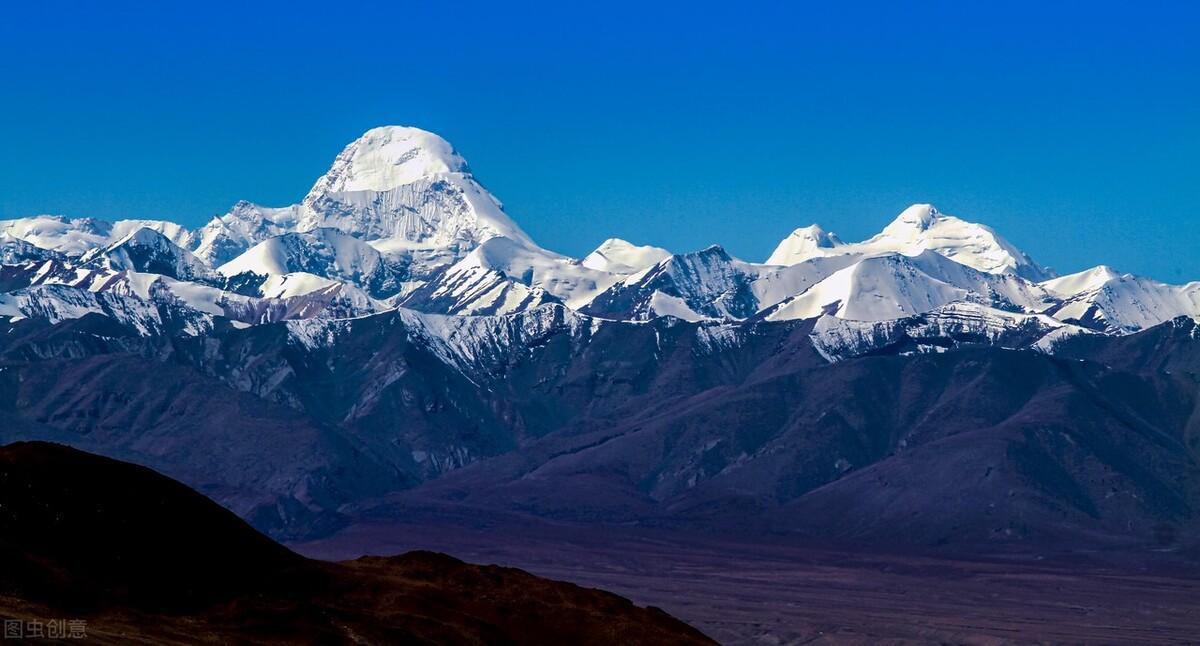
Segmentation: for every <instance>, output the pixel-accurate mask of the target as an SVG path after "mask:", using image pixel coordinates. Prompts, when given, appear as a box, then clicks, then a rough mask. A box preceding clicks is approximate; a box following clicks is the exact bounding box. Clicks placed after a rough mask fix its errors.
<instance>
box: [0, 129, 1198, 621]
mask: <svg viewBox="0 0 1200 646" xmlns="http://www.w3.org/2000/svg"><path fill="white" fill-rule="evenodd" d="M83 215H85V216H86V214H83ZM884 219H886V218H884ZM795 224H797V225H800V224H805V223H804V222H797V223H795ZM881 224H884V222H883V220H881ZM0 263H2V264H0V441H3V442H12V441H17V440H50V441H54V442H58V443H62V444H67V445H70V446H73V447H76V448H79V449H83V450H86V451H90V452H93V453H97V454H101V455H104V456H108V457H111V458H117V459H120V460H125V461H130V462H135V463H138V464H141V465H145V466H148V467H151V468H153V469H155V470H158V471H160V472H161V473H163V474H166V475H167V476H170V477H172V478H175V479H178V480H179V481H182V482H183V483H186V484H187V485H189V486H191V487H193V488H194V489H196V490H197V491H199V492H201V493H203V494H205V495H207V496H209V497H210V498H212V499H213V500H215V501H217V502H218V503H220V504H221V505H223V506H224V507H225V508H227V509H229V510H231V511H232V512H233V513H235V514H237V515H238V516H240V517H241V518H242V519H244V520H246V521H247V522H248V523H250V524H251V525H253V526H254V527H255V528H257V529H258V530H260V531H262V532H265V533H267V534H269V535H270V536H272V537H274V538H276V539H278V540H282V541H287V542H289V543H292V544H294V545H304V546H306V547H307V548H308V549H310V550H312V551H313V553H317V552H321V553H325V554H335V553H337V554H346V553H347V551H349V553H352V554H353V555H361V554H363V553H377V552H379V551H380V550H381V549H383V548H384V547H385V546H387V545H389V544H390V542H389V541H394V540H396V536H397V534H396V531H399V530H396V531H391V533H389V531H390V530H388V529H387V528H388V527H393V528H395V527H408V528H409V529H411V527H412V526H413V524H414V523H415V520H414V519H424V520H426V521H428V522H430V523H443V522H452V523H459V524H464V523H465V525H466V526H468V527H470V528H471V529H472V530H476V531H484V532H491V534H489V536H493V537H496V538H495V541H496V543H497V544H499V543H500V542H501V539H500V538H499V537H500V536H502V535H504V532H505V531H507V530H505V529H504V528H529V527H541V526H544V527H547V528H557V529H555V530H554V531H560V530H561V531H567V530H566V529H563V528H624V529H623V530H622V531H635V530H638V531H640V530H645V531H648V532H664V533H667V534H670V535H671V536H675V537H679V536H684V537H689V540H691V539H694V540H696V541H700V540H701V538H699V537H707V538H704V539H703V540H710V539H711V540H718V538H715V537H720V540H726V539H727V538H728V540H742V538H745V537H756V539H757V538H761V537H772V540H775V541H778V542H780V543H782V544H789V545H797V544H804V545H836V546H849V545H856V546H867V547H871V548H878V549H887V550H913V551H917V552H922V553H924V552H923V551H928V550H934V551H942V552H947V553H949V552H953V553H954V554H960V555H961V554H972V555H979V554H987V555H990V556H995V557H996V558H1033V557H1034V555H1043V554H1046V553H1067V554H1080V553H1087V554H1151V553H1153V554H1158V555H1161V556H1162V558H1170V559H1176V558H1178V559H1180V560H1181V561H1189V560H1191V559H1194V558H1195V556H1196V555H1197V554H1200V552H1198V551H1197V550H1200V539H1198V538H1197V537H1200V421H1198V420H1200V328H1198V326H1197V322H1196V321H1197V318H1198V317H1200V283H1189V284H1186V285H1169V284H1164V283H1161V282H1157V281H1154V280H1151V279H1149V278H1144V277H1139V276H1133V275H1130V274H1122V273H1120V272H1119V271H1117V270H1114V269H1111V268H1109V267H1107V266H1103V265H1101V266H1097V267H1096V268H1094V269H1089V270H1086V271H1083V272H1080V273H1077V274H1072V275H1066V276H1060V275H1058V274H1057V273H1056V272H1055V271H1054V270H1052V269H1050V268H1048V267H1045V266H1043V265H1040V264H1038V263H1037V262H1036V261H1035V260H1034V259H1033V258H1031V257H1030V256H1029V255H1027V254H1026V253H1024V252H1022V251H1021V250H1020V249H1018V248H1017V247H1016V246H1014V245H1013V244H1012V243H1011V242H1009V241H1008V240H1006V239H1005V238H1004V237H1002V236H1001V235H1000V233H998V232H996V231H994V230H993V229H991V228H990V227H988V226H986V225H984V224H978V223H974V222H971V221H969V220H967V219H964V218H960V217H958V216H954V215H949V214H947V213H944V212H942V211H941V210H939V209H938V208H936V207H935V206H933V205H930V204H913V205H912V206H909V207H907V208H905V209H903V210H902V211H901V212H900V213H899V214H898V215H896V216H895V217H894V219H892V220H891V221H890V222H888V223H886V224H884V226H883V227H882V229H881V230H880V232H879V233H878V234H877V235H875V236H873V237H871V238H869V239H867V240H863V241H859V242H851V241H846V240H843V239H842V238H841V237H839V236H838V235H836V234H835V233H833V232H830V231H826V230H824V229H822V228H821V227H820V226H818V225H815V224H814V225H810V226H803V227H801V228H797V229H796V230H795V231H794V232H793V233H792V234H791V235H789V236H788V237H787V238H786V239H784V240H783V241H781V242H780V243H779V245H778V248H776V249H775V251H774V252H773V253H772V254H771V255H770V257H769V258H768V259H766V261H765V262H755V261H753V260H746V259H740V258H736V257H734V256H732V255H731V254H730V253H729V252H728V251H726V250H725V249H724V248H722V247H721V246H719V245H713V246H710V247H707V248H704V249H700V250H666V249H661V248H657V247H653V246H646V245H643V244H640V243H639V242H638V241H633V242H629V241H624V240H620V239H610V240H607V241H605V242H603V243H602V244H601V245H600V246H599V247H598V248H596V250H595V251H593V252H591V253H590V254H588V255H586V256H585V257H584V258H582V259H578V258H571V257H568V256H565V255H562V254H559V253H555V252H553V251H550V250H548V249H546V248H543V247H542V246H540V245H539V244H538V243H537V242H536V241H534V240H532V239H531V238H530V236H529V235H527V234H526V233H525V232H524V231H522V230H521V228H520V226H519V225H518V224H517V222H516V221H515V220H514V219H513V218H512V217H510V216H509V214H507V213H506V212H505V210H504V208H503V206H502V204H501V202H500V201H499V200H498V199H496V198H495V197H494V196H492V195H491V194H490V193H489V192H488V191H487V189H485V188H484V186H483V185H482V184H481V183H480V181H479V180H478V179H477V178H476V177H475V175H474V174H473V173H472V171H471V169H470V167H469V166H468V164H467V162H466V160H465V159H464V158H463V157H462V156H461V155H460V154H459V153H458V152H457V151H456V150H455V149H454V148H453V147H452V146H451V145H450V144H449V143H448V142H446V141H445V140H444V139H442V138H440V137H438V136H437V135H435V134H432V133H429V132H426V131H423V130H419V129H416V128H410V127H396V126H388V127H381V128H375V129H372V130H369V131H367V132H366V133H365V134H363V135H362V136H361V137H360V138H358V139H357V140H355V141H353V142H351V143H350V144H349V145H348V146H346V148H345V149H344V150H343V151H342V152H341V153H340V154H338V155H337V156H336V158H335V159H334V161H333V164H332V166H331V167H330V169H329V171H328V172H327V173H326V174H325V175H323V176H321V177H320V178H318V179H317V180H316V182H315V183H314V184H313V186H312V188H311V190H310V191H309V192H308V194H307V195H305V196H303V198H302V199H301V200H300V201H299V202H297V203H296V204H292V205H288V206H279V207H275V206H263V205H258V204H252V203H249V202H238V203H237V204H235V205H233V206H232V207H231V208H230V210H229V212H228V213H226V214H224V215H221V216H220V217H216V218H214V219H213V220H212V221H211V222H209V223H207V224H205V225H204V226H202V227H200V228H198V229H195V230H189V229H187V228H185V227H182V226H180V225H177V224H174V223H171V222H163V221H147V220H122V221H116V222H105V221H100V220H97V219H93V218H88V217H79V218H68V217H65V216H58V215H38V216H32V217H27V218H21V219H15V220H7V221H0ZM22 450H27V449H22ZM227 520H228V519H227ZM222 522H225V521H222ZM543 524H544V525H543ZM230 527H232V525H230ZM231 531H232V530H231ZM237 531H241V529H237ZM405 531H408V530H405ZM514 531H527V530H514ZM552 533H553V532H551V530H550V529H547V530H546V532H545V533H543V534H539V535H538V536H539V537H544V536H550V535H551V534H552ZM521 536H522V537H523V538H521V539H520V540H522V541H524V540H526V538H527V534H521ZM240 540H246V541H251V539H250V538H244V539H240ZM263 540H265V539H263ZM530 540H534V539H530ZM537 540H542V539H541V538H539V539H537ZM253 541H257V542H256V543H255V544H256V545H258V547H259V548H261V549H264V550H266V551H268V552H271V550H272V549H274V548H271V547H269V546H265V544H263V543H262V541H261V540H259V539H257V538H256V539H253ZM253 541H251V542H253ZM497 549H498V548H497ZM339 550H340V551H339ZM681 553H682V552H681ZM271 554H272V555H273V558H274V557H277V558H279V559H284V560H286V559H287V558H289V556H288V554H284V553H281V552H279V551H278V550H275V551H274V552H271ZM487 554H488V553H486V552H485V553H484V556H485V557H486V555H487ZM996 555H1004V556H996ZM1013 555H1019V556H1013ZM376 565H377V564H371V563H367V564H362V565H360V566H356V567H361V568H368V567H375V566H376ZM402 565H403V564H402ZM380 567H382V566H380ZM412 567H414V568H419V567H425V566H424V565H420V564H416V565H412ZM620 567H624V568H626V569H627V570H628V569H629V568H628V565H627V564H626V565H621V566H620ZM636 569H637V568H633V570H636ZM630 571H632V570H630ZM372 576H374V575H372ZM506 576H507V575H506ZM651 588H652V586H651ZM648 589H650V588H648ZM747 625H749V624H747ZM710 628H711V627H710ZM738 630H739V631H741V632H737V633H736V634H734V633H730V634H728V635H726V634H724V633H722V634H721V635H720V637H719V638H728V639H732V640H742V639H750V637H748V636H747V635H751V633H753V631H752V630H750V629H749V628H744V629H743V628H739V629H738ZM747 631H749V632H747ZM939 634H941V633H939ZM988 634H992V633H988ZM714 636H718V635H716V634H714ZM1109 636H1110V637H1111V635H1109ZM1125 636H1126V637H1128V636H1129V635H1125ZM961 637H963V636H962V635H959V637H958V638H961ZM958 638H954V637H952V638H950V641H958ZM1097 639H1099V640H1100V641H1105V639H1104V638H1102V636H1098V637H1097ZM1118 641H1120V640H1119V639H1118Z"/></svg>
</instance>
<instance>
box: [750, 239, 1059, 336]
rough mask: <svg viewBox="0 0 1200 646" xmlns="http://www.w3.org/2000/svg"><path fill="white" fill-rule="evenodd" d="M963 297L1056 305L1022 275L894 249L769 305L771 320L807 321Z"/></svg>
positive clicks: (870, 317) (1017, 307) (1017, 305)
mask: <svg viewBox="0 0 1200 646" xmlns="http://www.w3.org/2000/svg"><path fill="white" fill-rule="evenodd" d="M841 257H842V258H846V257H848V256H841ZM818 260H822V261H825V262H828V261H829V260H831V259H830V258H824V259H818ZM811 262H814V261H808V263H811ZM808 263H801V264H800V265H796V266H804V265H805V264H808ZM959 300H968V301H974V302H977V303H981V304H984V305H987V306H989V307H995V308H999V309H1005V310H1012V311H1021V312H1042V311H1045V310H1047V309H1049V308H1051V307H1053V306H1054V305H1055V303H1056V301H1055V300H1054V298H1053V296H1052V295H1051V294H1050V293H1049V292H1048V291H1047V290H1046V289H1045V288H1043V287H1041V286H1039V285H1037V284H1034V283H1031V282H1029V281H1027V280H1025V279H1023V278H1020V277H1018V276H1015V275H1012V274H990V273H986V272H982V271H979V270H976V269H972V268H970V267H967V266H965V265H962V264H959V263H957V262H955V261H953V260H950V259H948V258H946V257H945V256H942V255H941V254H938V253H934V252H933V251H925V252H922V253H920V254H917V255H915V256H905V255H903V254H898V253H892V254H886V255H882V256H868V257H866V258H863V259H861V260H858V261H857V262H855V263H854V264H852V265H850V266H848V267H846V268H844V269H840V270H838V271H836V272H834V273H832V274H830V275H829V276H828V277H827V278H825V279H823V280H821V281H820V282H819V283H817V284H815V285H814V286H813V287H811V288H809V289H807V290H805V291H803V292H800V293H799V294H797V295H796V296H793V297H791V298H788V299H786V300H784V301H782V302H781V303H779V304H778V305H776V306H775V307H772V308H770V309H769V310H768V311H767V314H766V318H768V319H769V320H787V319H804V318H812V317H815V316H820V315H822V314H832V315H835V316H838V317H840V318H846V319H855V320H863V321H883V320H888V319H896V318H901V317H905V316H911V315H913V314H920V313H922V312H928V311H931V310H933V309H936V308H938V307H941V306H942V305H945V304H946V303H950V302H953V301H959Z"/></svg>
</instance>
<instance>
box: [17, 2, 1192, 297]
mask: <svg viewBox="0 0 1200 646" xmlns="http://www.w3.org/2000/svg"><path fill="white" fill-rule="evenodd" d="M145 4H149V3H145ZM162 4H164V5H178V6H162V7H157V8H147V7H141V6H136V5H132V4H131V5H122V4H120V3H116V2H105V3H60V2H36V3H9V4H8V5H6V7H5V10H4V16H3V18H2V19H0V218H9V217H18V216H22V215H30V214H34V213H44V212H50V213H63V214H67V215H71V216H84V215H91V216H97V217H103V218H110V219H116V218H123V217H155V218H165V219H172V220H176V221H179V222H182V223H184V224H187V225H190V226H195V225H199V224H201V223H203V222H204V221H206V220H207V219H208V218H210V217H212V216H213V215H215V214H219V213H223V212H224V211H226V210H227V209H228V208H229V206H230V205H232V204H233V203H234V202H235V201H236V200H238V199H249V200H251V201H255V202H259V203H262V204H267V205H273V206H278V205H285V204H290V203H293V202H295V201H297V200H299V199H300V198H301V197H302V196H303V194H304V193H305V192H306V191H307V189H308V188H309V186H310V185H311V184H312V182H313V180H314V179H316V177H317V176H318V175H320V174H321V173H322V172H324V170H325V169H326V168H327V167H328V165H329V163H330V162H331V161H332V159H333V157H334V156H335V155H336V154H337V152H338V151H339V150H340V149H341V148H342V147H343V146H344V145H345V144H346V143H348V142H349V141H351V140H352V139H354V138H355V137H356V136H357V135H359V134H360V133H361V132H362V131H364V130H366V129H368V128H370V127H372V126H376V125H382V124H404V125H415V126H419V127H422V128H426V129H428V130H433V131H435V132H438V133H439V134H441V135H443V136H444V137H446V138H447V139H449V140H450V141H451V142H452V143H454V144H455V146H456V147H457V148H458V149H459V151H460V152H461V153H462V154H463V155H464V156H465V157H466V158H467V159H468V161H469V162H470V163H471V166H472V167H473V169H474V171H475V173H476V176H477V177H478V178H479V179H480V181H481V182H482V183H483V184H484V185H485V186H487V187H488V188H489V189H490V190H491V191H492V192H493V193H495V194H496V195H497V196H498V197H500V198H501V199H502V200H503V201H504V202H505V204H506V207H507V209H508V211H509V213H510V214H511V215H512V216H513V217H514V218H515V219H516V220H517V221H518V222H519V223H520V224H521V225H522V226H523V227H524V228H525V229H526V230H527V231H528V232H529V233H530V235H532V236H533V237H534V239H535V240H537V241H538V242H540V243H541V244H542V245H543V246H546V247H548V248H551V249H555V250H557V251H561V252H564V253H569V254H573V255H582V254H584V253H586V252H587V251H589V250H590V249H591V248H593V247H594V246H596V245H597V244H598V243H599V242H601V241H602V240H603V239H604V238H607V237H610V236H618V237H623V238H627V239H629V240H632V241H635V242H641V243H652V244H657V245H661V246H666V247H669V248H671V249H672V250H676V251H686V250H692V249H697V248H701V247H704V246H706V245H707V244H709V243H713V242H720V243H722V244H724V245H725V246H726V247H727V248H728V249H729V250H730V251H731V252H732V253H733V254H735V255H737V256H740V257H743V258H745V259H748V260H763V259H765V258H766V256H767V255H768V254H769V253H770V251H771V249H772V248H773V247H774V246H775V244H776V243H777V242H778V241H779V240H780V239H781V238H783V237H784V236H786V235H787V234H788V233H789V232H790V231H791V230H792V229H793V228H795V227H797V226H801V225H806V224H809V223H811V222H814V221H816V222H820V223H821V224H823V225H824V226H825V227H826V228H828V229H831V230H833V231H836V232H838V233H839V234H840V235H841V236H842V237H843V238H844V239H848V240H850V239H860V238H864V237H867V236H869V235H870V234H872V233H874V232H875V231H877V230H879V229H880V228H882V227H883V226H884V225H885V224H886V223H887V222H888V221H890V220H891V219H892V217H893V216H894V215H895V214H896V213H898V212H899V211H900V210H901V209H902V208H903V207H905V206H906V205H908V204H909V203H912V202H933V203H934V204H936V205H938V206H939V207H940V208H941V209H942V210H943V211H946V212H949V213H954V214H958V215H961V216H963V217H966V218H968V219H972V220H976V221H982V222H985V223H988V224H991V225H992V226H993V227H995V228H996V229H998V230H999V231H1000V232H1001V233H1002V234H1003V235H1005V236H1006V237H1008V238H1009V239H1010V240H1012V241H1013V242H1014V243H1016V244H1017V245H1018V246H1020V247H1022V248H1024V249H1025V250H1027V251H1028V252H1030V253H1031V254H1032V255H1033V256H1034V258H1035V259H1037V260H1039V261H1041V262H1042V263H1044V264H1049V265H1051V266H1054V267H1055V268H1057V269H1059V270H1060V271H1064V272H1066V271H1074V270H1078V269H1082V268H1085V267H1087V266H1091V265H1093V264H1097V263H1100V262H1104V263H1107V264H1111V265H1113V266H1115V267H1117V268H1118V269H1121V270H1123V271H1132V272H1136V273H1143V274H1147V275H1151V276H1154V277H1156V278H1159V279H1163V280H1168V281H1173V282H1178V281H1184V280H1190V279H1200V253H1198V252H1197V246H1198V245H1197V243H1198V242H1200V209H1198V207H1200V164H1198V163H1197V152H1200V45H1198V43H1200V37H1198V36H1197V34H1200V3H1195V2H1178V3H1159V2H1142V3H1134V2H1120V3H1108V2H1079V3H1055V2H1036V3H1027V4H1026V3H1011V2H1004V3H992V4H993V6H990V7H985V6H984V3H980V2H944V3H941V2H937V3H934V2H927V3H899V2H862V3H849V2H847V3H840V2H839V3H819V4H817V3H813V4H808V3H793V2H784V3H756V2H747V3H719V4H717V3H713V4H712V5H709V6H705V5H703V4H700V3H680V4H674V5H664V4H657V5H656V6H650V5H651V3H631V4H621V3H617V2H604V3H595V4H588V5H576V6H565V5H573V4H575V3H546V4H542V5H529V4H525V5H521V6H520V7H517V6H515V5H513V4H512V3H495V4H493V5H483V4H479V5H478V6H477V5H476V4H475V3H470V2H454V3H433V2H428V3H420V4H407V5H406V4H402V3H383V4H379V5H369V4H357V3H340V4H339V3H331V2H322V3H312V4H308V3H302V2H294V3H287V4H282V3H281V4H278V5H276V6H273V7H272V6H266V5H262V4H260V3H252V2H239V3H235V4H222V3H189V4H188V5H187V6H184V5H183V3H162ZM902 5H903V6H902ZM1043 5H1052V6H1043Z"/></svg>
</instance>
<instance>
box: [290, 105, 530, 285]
mask: <svg viewBox="0 0 1200 646" xmlns="http://www.w3.org/2000/svg"><path fill="white" fill-rule="evenodd" d="M300 209H301V213H300V217H299V219H298V221H297V223H296V226H295V230H299V231H305V230H308V229H316V228H333V229H338V230H339V231H342V232H343V233H346V234H348V235H352V236H354V237H356V238H359V239H361V240H366V241H371V243H372V245H373V246H375V248H376V249H379V250H380V251H382V252H383V253H384V254H386V255H392V256H397V257H399V256H404V257H414V256H418V257H415V258H413V260H414V262H417V263H418V264H419V265H423V264H428V265H429V266H428V267H426V268H422V267H417V268H416V272H415V273H417V274H424V273H428V272H426V271H425V269H430V270H432V269H434V268H439V267H445V266H448V265H450V264H453V263H454V262H456V261H458V260H460V259H462V257H463V256H464V255H466V253H467V252H469V251H470V250H471V249H473V248H474V247H475V246H476V245H478V244H480V243H481V242H483V241H484V240H487V239H488V238H492V237H495V236H504V237H507V238H509V239H511V240H514V241H517V242H520V243H522V244H527V245H533V242H532V241H531V240H530V239H529V236H527V235H526V234H525V232H524V231H522V230H521V228H520V227H518V226H517V224H516V223H515V222H513V221H512V219H510V218H509V217H508V215H507V214H505V213H504V210H503V208H502V206H501V204H500V201H499V200H497V199H496V198H495V197H493V196H492V194H491V193H488V192H487V190H486V189H484V188H483V187H482V186H480V185H479V183H478V182H476V181H475V179H474V177H473V176H472V175H471V174H470V171H469V169H468V168H467V163H466V161H465V160H464V159H463V158H462V157H461V156H459V155H458V153H456V152H454V148H453V147H452V146H451V145H450V144H449V143H448V142H447V141H446V140H444V139H442V138H441V137H439V136H437V135H435V134H433V133H430V132H426V131H424V130H420V129H418V128H408V127H402V126H385V127H382V128H375V129H373V130H369V131H367V132H366V133H365V134H364V135H363V136H362V137H359V138H358V139H357V140H355V141H354V142H352V143H351V144H350V145H349V146H347V147H346V148H345V149H344V150H343V151H342V152H341V154H339V155H338V156H337V158H336V159H335V160H334V162H333V165H332V166H331V167H330V169H329V172H327V173H326V174H325V175H323V176H322V177H321V178H320V179H318V180H317V182H316V184H314V185H313V188H312V190H311V191H309V193H308V195H307V196H306V197H305V198H304V201H303V203H302V204H301V205H300ZM431 251H440V252H442V253H432V254H431V253H430V252H431Z"/></svg>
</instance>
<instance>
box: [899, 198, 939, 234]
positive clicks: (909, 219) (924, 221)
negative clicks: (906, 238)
mask: <svg viewBox="0 0 1200 646" xmlns="http://www.w3.org/2000/svg"><path fill="white" fill-rule="evenodd" d="M943 217H945V216H944V215H942V213H941V212H940V211H938V210H937V207H935V206H934V205H932V204H913V205H912V206H910V207H908V208H907V209H904V210H903V211H901V212H900V215H898V216H896V219H895V220H893V221H892V223H891V224H889V225H888V227H887V228H888V229H892V228H898V227H903V228H906V229H907V228H915V229H918V230H921V231H924V230H925V229H928V228H929V227H930V226H932V225H933V224H934V223H935V222H937V221H938V220H940V219H942V218H943Z"/></svg>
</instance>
